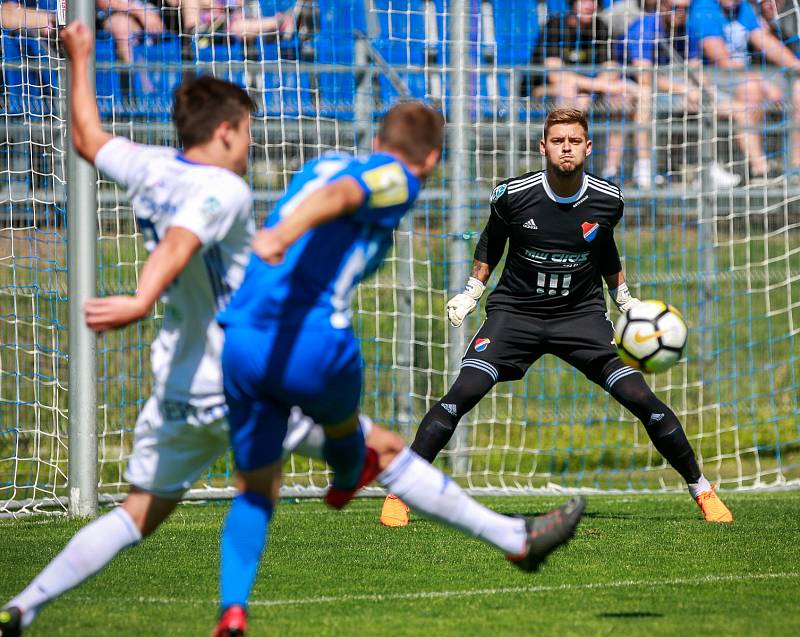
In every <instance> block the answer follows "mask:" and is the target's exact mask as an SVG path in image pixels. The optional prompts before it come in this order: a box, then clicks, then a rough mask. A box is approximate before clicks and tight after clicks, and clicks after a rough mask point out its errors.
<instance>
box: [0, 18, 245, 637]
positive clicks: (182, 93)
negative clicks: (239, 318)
mask: <svg viewBox="0 0 800 637" xmlns="http://www.w3.org/2000/svg"><path fill="white" fill-rule="evenodd" d="M61 37H62V40H63V42H64V46H65V49H66V52H67V56H68V58H69V61H70V64H71V71H72V74H71V85H70V93H69V97H70V101H71V106H72V114H73V120H72V141H73V144H74V145H75V148H76V150H77V151H78V152H79V153H80V154H81V156H82V157H84V158H85V159H86V160H87V161H90V162H93V163H94V164H95V165H96V166H97V167H98V168H99V169H100V170H101V171H103V172H104V173H106V174H107V175H108V176H110V177H111V178H112V179H114V180H115V181H116V182H118V183H119V184H120V185H122V186H124V187H125V188H126V189H127V191H128V194H129V196H130V198H131V200H132V202H133V206H134V211H135V213H136V216H137V220H138V222H139V227H140V228H141V230H142V232H143V233H144V235H145V244H146V247H147V249H148V250H149V251H151V254H150V257H149V258H148V260H147V263H146V264H145V266H144V268H143V269H142V272H141V275H140V277H139V286H138V289H137V292H136V294H135V295H132V296H112V297H106V298H99V299H92V300H90V301H88V302H87V303H86V306H85V315H86V323H87V325H88V326H89V327H90V328H91V329H93V330H96V331H103V330H108V329H115V328H119V327H123V326H125V325H128V324H130V323H133V322H135V321H138V320H140V319H142V318H144V317H146V316H147V315H148V314H150V312H151V311H152V308H153V305H154V303H155V302H156V301H157V300H158V299H159V298H162V299H163V300H164V302H165V305H164V307H165V310H164V322H163V326H162V328H161V330H160V332H159V334H158V336H157V338H156V340H155V341H154V343H153V347H152V368H153V376H154V382H153V394H152V397H151V398H150V399H149V400H148V401H147V403H146V404H145V406H144V409H143V410H142V412H141V414H140V415H139V418H138V420H137V423H136V433H135V442H134V449H133V453H132V455H131V458H130V461H129V464H128V468H127V470H126V473H125V477H126V479H127V480H128V481H129V482H130V484H131V489H130V492H129V494H128V496H127V498H126V499H125V502H124V503H123V504H122V506H120V507H118V508H116V509H114V510H113V511H111V512H110V513H107V514H106V515H104V516H102V517H100V518H98V519H97V520H95V521H94V522H92V523H91V524H89V525H87V526H85V527H84V528H83V529H81V530H80V531H79V532H78V533H77V534H76V535H75V536H74V537H73V538H72V540H71V541H70V542H69V544H68V545H67V546H66V547H65V548H64V550H63V551H62V552H61V553H59V555H57V556H56V557H55V558H54V559H53V561H52V562H50V564H48V565H47V567H45V569H44V570H43V571H42V572H41V573H39V575H38V576H37V577H36V578H35V579H34V580H33V582H31V584H30V585H29V586H28V587H27V588H26V589H25V590H24V591H22V592H21V593H20V594H19V595H17V596H16V597H15V598H14V599H12V600H11V601H10V602H9V603H8V605H7V606H6V607H5V608H4V609H3V610H2V611H0V636H2V637H9V636H10V635H18V634H20V633H21V632H22V630H24V629H25V628H27V626H28V625H30V623H31V622H32V621H33V619H34V618H35V616H36V614H37V613H38V612H39V610H41V608H42V607H43V606H44V605H45V604H46V603H47V602H49V601H51V600H52V599H54V598H56V597H58V596H59V595H61V594H62V593H64V592H65V591H67V590H69V589H71V588H73V587H74V586H77V585H78V584H80V583H81V582H83V581H85V580H86V579H87V578H89V577H90V576H92V575H93V574H95V573H96V572H97V571H99V570H100V569H101V568H103V567H104V566H105V565H106V564H108V562H110V561H111V559H113V557H114V556H115V555H116V554H117V553H119V552H120V551H121V550H122V549H124V548H126V547H128V546H131V545H133V544H136V543H138V542H139V541H140V540H141V539H142V538H143V537H146V536H147V535H149V534H150V533H152V532H153V531H154V530H155V529H156V527H158V525H159V524H160V523H161V522H162V521H164V520H165V519H166V518H167V516H169V514H170V513H171V512H172V511H173V510H174V508H175V506H176V505H177V504H178V502H179V501H180V499H181V497H182V495H183V493H184V492H185V490H186V489H188V488H189V486H190V485H191V484H192V483H193V482H194V481H195V480H196V479H197V478H198V477H199V476H200V474H201V473H202V472H203V471H205V470H206V469H207V468H208V467H209V465H210V464H211V462H213V461H214V460H215V459H216V458H218V457H219V456H220V454H221V453H222V452H224V450H225V449H226V447H227V444H228V432H227V424H226V419H225V413H226V412H225V397H224V394H223V389H222V377H221V368H220V362H219V358H220V352H221V349H222V341H223V335H222V331H221V329H220V327H219V325H218V324H217V323H216V321H215V320H214V316H215V314H216V312H217V311H218V310H219V309H220V308H221V307H222V306H223V305H224V303H225V302H226V301H227V298H228V295H229V294H230V293H231V292H232V291H233V290H235V289H236V288H237V287H238V285H239V283H240V282H241V279H242V277H243V274H244V267H245V266H246V264H247V261H248V259H249V252H250V241H251V237H252V233H253V230H254V227H253V220H252V215H251V211H250V207H251V193H250V189H249V187H248V186H247V184H246V182H245V181H244V179H242V175H243V174H244V173H245V171H246V169H247V156H248V149H249V145H250V113H251V112H252V111H253V109H254V105H253V102H252V101H251V100H250V98H249V97H248V96H247V94H246V93H245V92H244V91H243V90H242V89H240V88H239V87H237V86H235V85H233V84H230V83H228V82H223V81H221V80H216V79H214V78H210V77H201V78H199V79H196V80H193V81H190V82H187V83H185V84H184V85H182V86H181V87H180V88H179V89H178V90H177V91H176V94H175V107H174V113H173V115H174V120H175V126H176V129H177V132H178V136H179V138H180V139H181V142H182V144H183V148H184V149H183V151H182V152H179V151H177V150H174V149H171V148H161V147H155V146H142V145H138V144H133V143H131V142H130V141H128V140H127V139H123V138H119V137H112V136H111V135H110V134H108V133H106V132H104V131H103V130H102V128H101V125H100V117H99V115H98V111H97V107H96V101H95V96H94V94H93V92H92V90H91V88H90V84H89V81H88V76H87V73H86V68H87V60H88V57H89V56H90V55H91V52H92V47H93V41H92V36H91V32H90V31H89V29H88V28H87V27H86V26H85V25H83V24H82V23H80V22H73V23H72V24H70V25H69V26H68V27H67V28H66V29H65V30H64V31H63V32H62V35H61ZM88 212H89V211H83V210H82V211H77V212H76V211H70V213H71V214H77V213H80V214H86V213H88Z"/></svg>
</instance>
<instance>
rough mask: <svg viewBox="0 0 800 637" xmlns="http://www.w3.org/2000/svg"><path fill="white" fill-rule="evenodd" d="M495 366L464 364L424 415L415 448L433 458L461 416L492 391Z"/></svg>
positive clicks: (448, 440)
mask: <svg viewBox="0 0 800 637" xmlns="http://www.w3.org/2000/svg"><path fill="white" fill-rule="evenodd" d="M495 373H496V372H495V371H494V370H489V369H488V368H478V367H473V366H469V365H468V366H466V367H465V366H463V363H462V367H461V371H460V372H459V374H458V377H457V378H456V381H455V382H454V383H453V385H452V386H451V387H450V389H449V390H448V391H447V393H446V394H445V395H444V396H443V397H442V398H441V399H440V400H439V401H437V402H436V403H435V404H434V405H433V407H431V408H430V409H429V410H428V413H427V414H425V416H424V417H423V419H422V422H421V423H420V425H419V429H417V434H416V436H414V442H413V443H412V444H411V449H412V450H413V451H414V452H415V453H417V454H419V455H420V456H421V457H423V458H424V459H425V460H427V461H428V462H433V461H434V459H435V458H436V456H438V455H439V452H440V451H441V450H442V449H444V448H445V446H447V443H448V442H450V439H451V438H452V437H453V434H454V433H455V430H456V427H457V426H458V423H459V422H460V421H461V418H462V417H463V416H464V415H465V414H467V413H468V412H469V411H471V410H472V408H473V407H475V405H477V404H478V403H479V402H480V400H481V399H482V398H483V397H484V396H485V395H486V394H488V393H489V391H490V390H491V389H492V387H494V385H495V382H496V376H495Z"/></svg>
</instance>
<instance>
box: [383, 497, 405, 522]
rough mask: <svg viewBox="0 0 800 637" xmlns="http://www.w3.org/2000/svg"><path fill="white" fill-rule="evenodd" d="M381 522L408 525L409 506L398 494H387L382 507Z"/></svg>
mask: <svg viewBox="0 0 800 637" xmlns="http://www.w3.org/2000/svg"><path fill="white" fill-rule="evenodd" d="M381 524H383V526H407V525H408V507H407V506H406V503H405V502H403V501H402V500H401V499H400V498H398V497H397V496H396V495H387V496H386V499H385V500H384V501H383V508H382V509H381Z"/></svg>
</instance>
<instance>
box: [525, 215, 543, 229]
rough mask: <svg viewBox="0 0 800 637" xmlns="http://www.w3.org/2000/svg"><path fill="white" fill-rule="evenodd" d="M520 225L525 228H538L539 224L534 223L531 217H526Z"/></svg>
mask: <svg viewBox="0 0 800 637" xmlns="http://www.w3.org/2000/svg"><path fill="white" fill-rule="evenodd" d="M522 227H523V228H525V229H526V230H538V229H539V226H537V225H536V222H535V221H534V220H533V217H531V218H530V219H528V220H527V221H526V222H525V223H523V224H522Z"/></svg>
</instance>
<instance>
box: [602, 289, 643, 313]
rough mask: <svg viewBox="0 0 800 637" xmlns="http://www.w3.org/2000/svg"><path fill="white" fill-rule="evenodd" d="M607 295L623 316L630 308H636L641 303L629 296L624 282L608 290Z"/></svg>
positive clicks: (629, 293) (629, 292)
mask: <svg viewBox="0 0 800 637" xmlns="http://www.w3.org/2000/svg"><path fill="white" fill-rule="evenodd" d="M608 293H609V295H611V300H612V301H614V303H616V305H617V308H618V309H619V311H620V312H622V313H623V314H624V313H625V312H627V311H628V310H630V309H631V308H632V307H636V306H637V305H639V303H641V301H640V300H639V299H637V298H636V297H635V296H631V291H630V290H629V289H628V284H627V283H624V282H623V283H621V284H620V285H619V287H616V288H614V289H613V290H609V291H608Z"/></svg>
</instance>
